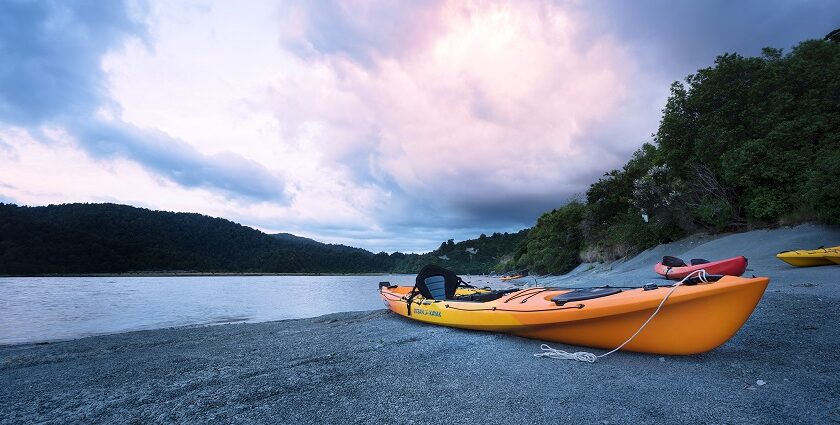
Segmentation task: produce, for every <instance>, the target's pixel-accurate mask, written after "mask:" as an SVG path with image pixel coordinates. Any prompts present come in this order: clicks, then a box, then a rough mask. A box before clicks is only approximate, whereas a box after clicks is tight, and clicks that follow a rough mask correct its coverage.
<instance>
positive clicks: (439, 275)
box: [414, 264, 462, 300]
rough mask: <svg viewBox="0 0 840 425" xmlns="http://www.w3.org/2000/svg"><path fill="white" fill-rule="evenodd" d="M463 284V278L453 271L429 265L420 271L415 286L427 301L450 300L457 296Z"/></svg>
mask: <svg viewBox="0 0 840 425" xmlns="http://www.w3.org/2000/svg"><path fill="white" fill-rule="evenodd" d="M461 282H462V280H461V278H459V277H458V275H456V274H455V273H454V272H452V271H451V270H447V269H445V268H443V267H440V266H436V265H434V264H429V265H427V266H425V267H423V268H422V269H421V270H420V273H418V274H417V278H416V279H415V281H414V284H415V286H416V288H417V290H418V291H419V292H420V295H422V296H423V298H425V299H427V300H448V299H451V298H452V297H454V296H455V291H456V290H457V289H458V285H460V284H461Z"/></svg>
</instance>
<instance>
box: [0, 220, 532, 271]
mask: <svg viewBox="0 0 840 425" xmlns="http://www.w3.org/2000/svg"><path fill="white" fill-rule="evenodd" d="M520 233H521V235H520V237H519V239H520V240H521V239H524V233H522V232H520ZM511 238H512V235H508V234H497V236H489V237H482V238H481V239H477V240H475V243H474V244H470V243H469V241H467V242H460V243H458V244H454V243H452V242H451V241H450V242H449V244H447V243H443V244H442V248H441V250H438V251H441V252H438V251H435V252H433V253H428V254H422V255H418V254H402V253H393V254H390V255H389V254H387V253H384V252H382V253H378V254H374V253H372V252H369V251H366V250H364V249H360V248H353V247H349V246H344V245H333V244H325V243H321V242H318V241H314V240H312V239H307V238H303V237H299V236H295V235H291V234H288V233H280V234H275V235H268V234H265V233H263V232H260V231H258V230H255V229H252V228H250V227H247V226H242V225H240V224H237V223H234V222H232V221H229V220H225V219H222V218H213V217H208V216H204V215H200V214H193V213H174V212H166V211H152V210H148V209H145V208H135V207H131V206H127V205H117V204H64V205H50V206H46V207H26V206H17V205H13V204H2V203H0V274H5V275H41V274H84V273H126V272H167V271H195V272H231V273H237V272H255V273H362V272H405V273H416V272H417V270H418V269H419V268H420V267H422V265H424V264H425V263H424V262H425V261H429V262H437V263H439V264H441V265H444V266H447V267H450V268H453V269H455V270H457V271H458V272H459V273H468V272H473V273H477V272H487V271H488V270H490V268H492V267H493V265H495V264H496V263H497V262H498V261H499V255H501V254H499V252H501V251H506V250H507V247H508V246H509V243H511V240H512V239H511ZM514 239H515V238H514ZM456 245H457V248H458V249H460V248H463V250H464V252H463V253H458V252H454V251H455V249H456ZM472 245H474V246H472ZM466 248H470V251H475V253H474V254H471V253H470V252H468V251H466ZM444 251H445V252H444ZM446 253H448V254H449V255H450V257H451V259H444V258H439V257H441V256H444V257H445V255H446Z"/></svg>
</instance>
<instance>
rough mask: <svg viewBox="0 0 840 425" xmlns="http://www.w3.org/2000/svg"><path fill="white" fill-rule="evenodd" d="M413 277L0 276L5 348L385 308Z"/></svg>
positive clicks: (1, 337)
mask: <svg viewBox="0 0 840 425" xmlns="http://www.w3.org/2000/svg"><path fill="white" fill-rule="evenodd" d="M383 280H387V281H390V282H392V283H401V284H413V282H414V276H413V275H389V276H183V277H182V276H179V277H45V278H0V344H3V345H6V344H19V343H27V342H43V341H55V340H63V339H73V338H80V337H84V336H90V335H101V334H108V333H116V332H126V331H135V330H143V329H159V328H168V327H173V326H187V325H209V324H221V323H234V322H264V321H270V320H280V319H296V318H304V317H314V316H320V315H322V314H328V313H336V312H342V311H357V310H373V309H379V308H383V307H384V306H383V304H382V301H380V299H379V294H378V292H377V289H378V283H379V281H383Z"/></svg>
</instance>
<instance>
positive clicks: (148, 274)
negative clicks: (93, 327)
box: [0, 272, 404, 278]
mask: <svg viewBox="0 0 840 425" xmlns="http://www.w3.org/2000/svg"><path fill="white" fill-rule="evenodd" d="M400 274H404V273H256V272H255V273H233V272H230V273H228V272H219V273H213V272H137V273H78V274H33V275H5V274H0V278H11V277H193V276H197V277H212V276H392V275H400Z"/></svg>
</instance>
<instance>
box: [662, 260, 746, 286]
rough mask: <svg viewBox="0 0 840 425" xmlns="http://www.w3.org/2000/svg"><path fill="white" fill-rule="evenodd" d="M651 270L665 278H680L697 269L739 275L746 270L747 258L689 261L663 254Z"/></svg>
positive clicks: (710, 272)
mask: <svg viewBox="0 0 840 425" xmlns="http://www.w3.org/2000/svg"><path fill="white" fill-rule="evenodd" d="M653 270H654V271H655V272H656V273H658V274H660V275H662V276H663V277H665V279H674V280H679V279H682V278H684V277H686V276H688V275H689V274H691V273H692V272H695V271H697V270H705V271H706V273H709V274H722V275H727V276H740V275H742V274H744V272H745V271H746V270H747V258H746V257H744V256H738V257H732V258H727V259H725V260H719V261H708V260H703V259H693V260H691V261H690V262H689V263H686V262H685V261H683V260H681V259H679V258H677V257H670V256H665V257H663V258H662V261H660V262H658V263H656V265H655V266H654V267H653Z"/></svg>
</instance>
